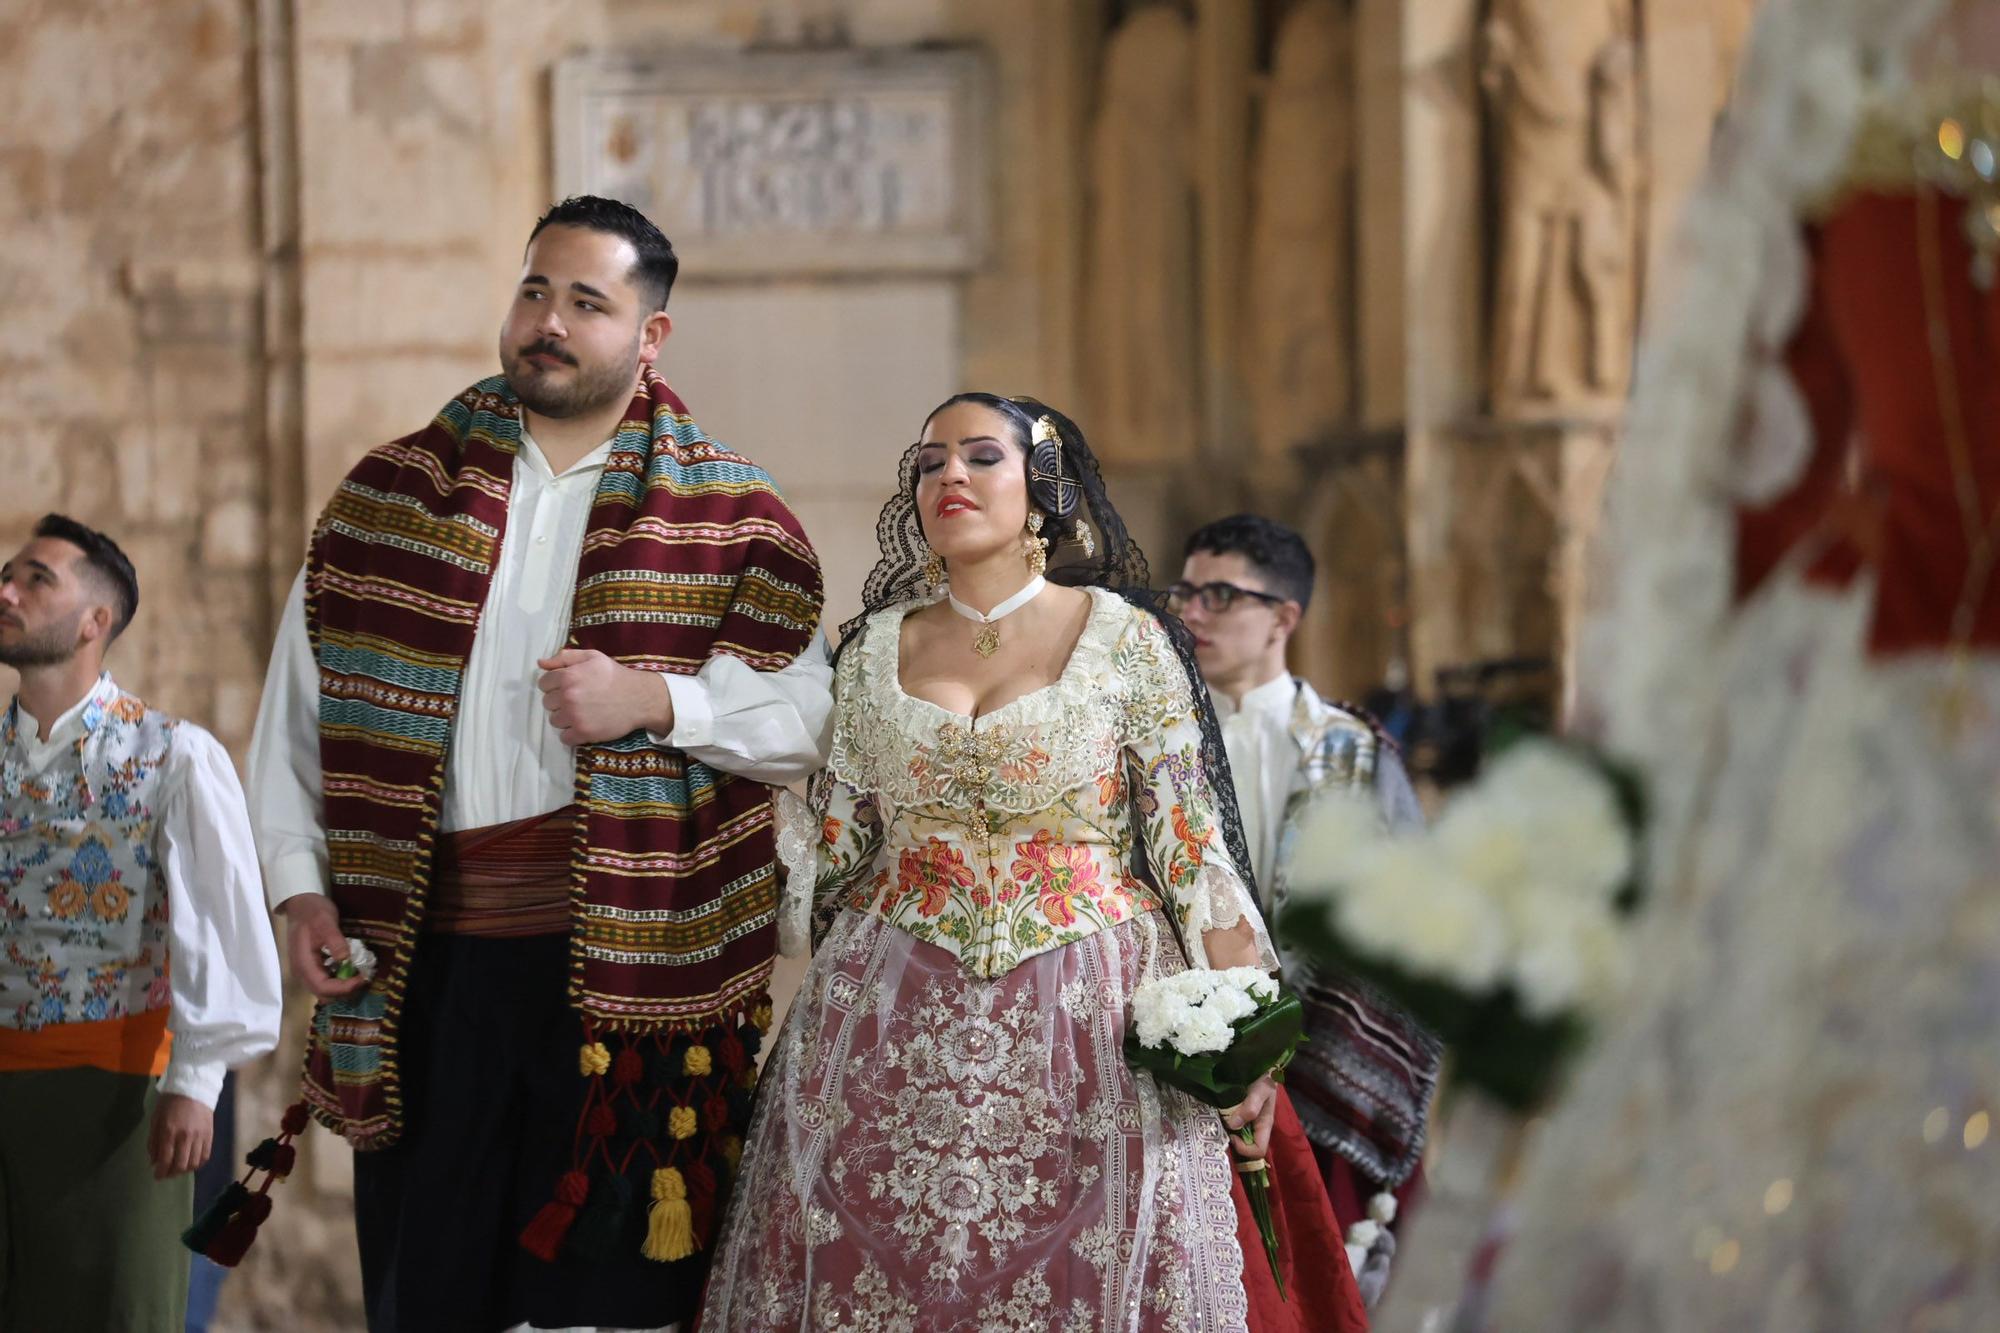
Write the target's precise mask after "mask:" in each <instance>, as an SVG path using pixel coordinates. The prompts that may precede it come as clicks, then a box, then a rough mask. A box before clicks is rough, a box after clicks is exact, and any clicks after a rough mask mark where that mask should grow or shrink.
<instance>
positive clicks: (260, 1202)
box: [203, 1194, 271, 1268]
mask: <svg viewBox="0 0 2000 1333" xmlns="http://www.w3.org/2000/svg"><path fill="white" fill-rule="evenodd" d="M270 1215H271V1196H270V1195H268V1194H253V1195H251V1196H250V1197H249V1198H248V1199H247V1200H245V1201H244V1204H243V1206H242V1207H241V1208H239V1209H237V1211H236V1215H235V1216H234V1217H231V1218H230V1219H229V1220H228V1221H227V1222H225V1223H223V1226H222V1230H221V1231H220V1232H219V1233H218V1234H217V1235H216V1237H215V1239H214V1240H212V1241H210V1242H209V1243H208V1248H207V1249H206V1250H204V1251H203V1253H204V1254H206V1255H207V1256H208V1257H209V1258H210V1259H212V1260H213V1261H215V1262H216V1263H218V1264H221V1265H222V1266H223V1267H224V1268H234V1267H236V1265H238V1264H240V1263H242V1262H243V1256H244V1255H246V1254H248V1253H249V1252H250V1243H251V1242H252V1241H254V1240H256V1239H257V1228H258V1227H260V1226H262V1225H263V1224H264V1219H265V1218H267V1217H269V1216H270Z"/></svg>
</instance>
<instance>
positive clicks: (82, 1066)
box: [0, 514, 280, 1333]
mask: <svg viewBox="0 0 2000 1333" xmlns="http://www.w3.org/2000/svg"><path fill="white" fill-rule="evenodd" d="M138 606H139V580H138V576H137V575H136V574H135V573H134V572H133V569H132V563H131V561H129V560H127V559H126V557H125V553H124V552H123V551H121V550H119V549H118V545H117V543H115V542H113V541H112V540H111V539H110V538H109V537H107V536H105V535H104V534H103V533H101V532H97V531H95V530H93V529H91V528H87V527H85V526H84V525H83V524H81V523H78V522H76V521H75V520H73V519H69V518H65V517H63V516H62V515H60V514H50V515H48V516H47V517H46V518H44V519H43V520H42V521H41V522H40V523H39V524H37V525H36V527H35V533H34V536H33V537H32V538H31V539H30V540H29V541H28V543H27V545H25V546H23V547H22V548H21V549H20V550H19V551H17V552H15V553H14V556H13V558H12V559H10V560H8V561H7V563H6V564H5V566H0V663H4V664H5V665H7V666H10V667H13V668H14V669H15V670H16V671H18V672H19V673H20V692H19V693H18V694H17V695H15V697H14V701H13V704H12V705H11V706H10V707H9V708H8V709H7V711H6V713H5V715H4V716H0V1219H4V1226H0V1236H4V1239H0V1328H9V1329H68V1328H92V1329H96V1328H105V1329H109V1328H116V1329H127V1330H135V1331H136V1333H180V1330H181V1327H182V1322H183V1319H184V1318H185V1308H186V1304H187V1285H188V1261H187V1253H186V1251H184V1250H182V1249H181V1247H180V1245H179V1244H177V1243H176V1242H177V1238H178V1236H179V1234H180V1231H181V1229H182V1228H183V1227H185V1226H186V1225H187V1224H188V1217H189V1214H190V1212H191V1210H192V1202H193V1197H194V1194H193V1190H194V1184H193V1178H192V1176H191V1175H190V1173H191V1172H192V1171H194V1170H195V1169H196V1168H197V1167H199V1166H201V1165H202V1164H203V1163H204V1162H205V1161H207V1160H208V1156H209V1153H210V1151H211V1149H212V1147H213V1139H214V1121H213V1111H214V1107H215V1101H216V1096H217V1094H219V1093H220V1092H221V1090H222V1080H223V1076H224V1074H225V1073H226V1072H227V1070H228V1067H229V1066H231V1065H237V1064H242V1063H244V1062H246V1061H249V1060H253V1059H255V1058H256V1057H258V1056H260V1055H262V1054H264V1053H265V1052H266V1051H268V1050H270V1049H271V1048H272V1047H273V1046H275V1045H276V1044H277V1041H278V1010H279V997H280V985H279V980H278V953H277V949H276V947H275V944H274V941H273V940H272V937H271V927H270V922H269V921H268V920H267V919H266V917H265V910H264V900H263V893H262V890H261V886H260V883H259V879H258V875H257V856H256V849H255V847H254V846H253V845H252V843H251V838H250V823H249V818H248V816H247V814H246V813H245V811H244V808H243V788H242V787H241V786H240V785H239V784H238V783H237V781H236V770H235V768H234V767H233V766H232V765H231V764H230V760H229V755H228V754H227V753H226V752H225V751H224V750H223V748H222V746H221V745H219V744H217V742H216V740H215V738H214V737H213V736H211V735H209V734H208V733H207V732H206V731H203V730H202V729H201V728H200V727H198V726H196V725H194V724H193V723H192V722H185V721H182V720H180V719H178V718H174V717H169V716H168V715H167V714H165V713H163V712H161V711H159V710H158V709H156V708H151V707H148V706H147V705H146V704H145V703H143V702H141V701H140V700H139V699H138V698H136V697H135V696H133V695H130V694H127V693H126V692H125V691H124V690H121V689H120V688H119V687H118V686H117V685H116V684H115V683H113V681H112V679H111V676H110V675H109V674H108V673H107V672H106V671H105V670H104V655H105V652H106V650H108V649H109V648H110V646H111V644H112V642H113V641H114V640H115V639H116V638H117V637H118V635H119V634H120V633H121V632H122V631H123V630H124V629H125V627H126V625H127V624H129V623H130V622H131V619H132V615H133V613H134V612H135V611H136V610H137V609H138ZM224 1151H225V1152H228V1151H229V1149H227V1148H225V1149H224Z"/></svg>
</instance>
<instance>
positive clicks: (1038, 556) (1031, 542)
mask: <svg viewBox="0 0 2000 1333" xmlns="http://www.w3.org/2000/svg"><path fill="white" fill-rule="evenodd" d="M1041 532H1042V516H1041V515H1040V514H1039V513H1035V514H1030V515H1028V530H1027V532H1025V533H1023V534H1022V536H1021V549H1022V553H1023V554H1025V555H1026V556H1027V557H1028V572H1029V573H1030V574H1033V575H1037V576H1039V575H1041V574H1045V573H1047V572H1048V568H1049V548H1048V547H1046V546H1044V545H1042V538H1041ZM981 656H984V654H981Z"/></svg>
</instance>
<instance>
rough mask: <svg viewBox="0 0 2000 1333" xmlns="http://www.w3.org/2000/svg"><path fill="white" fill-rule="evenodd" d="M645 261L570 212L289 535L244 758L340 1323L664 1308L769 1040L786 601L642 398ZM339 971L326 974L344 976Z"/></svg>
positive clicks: (807, 679) (689, 1297) (793, 627)
mask: <svg viewBox="0 0 2000 1333" xmlns="http://www.w3.org/2000/svg"><path fill="white" fill-rule="evenodd" d="M677 270H678V260H677V259H676V257H675V255H674V252H673V248H672V246H671V245H670V244H669V243H668V242H667V239H666V237H664V236H662V235H661V234H660V232H659V230H658V229H657V228H656V227H654V225H653V224H652V223H651V222H650V221H648V220H647V219H646V218H645V217H644V216H642V215H641V214H640V213H638V212H637V211H635V210H633V209H631V208H629V207H627V206H626V205H624V204H621V203H617V202H615V201H613V200H608V199H600V198H593V197H588V196H585V197H579V198H573V199H569V200H565V201H564V202H562V203H561V204H558V205H557V206H556V207H555V208H553V209H552V210H550V211H549V213H548V214H547V215H545V216H544V217H543V218H542V219H541V220H540V221H539V222H538V223H537V224H536V226H535V229H534V231H533V233H532V234H531V235H530V238H529V241H528V246H527V251H526V255H525V262H524V263H523V266H522V271H521V276H520V279H519V281H518V283H517V284H516V287H515V292H514V298H513V303H512V305H511V307H510V308H509V310H508V314H507V317H506V320H505V322H504V324H503V325H502V328H501V331H500V361H501V367H502V373H501V374H500V375H497V376H494V377H493V378H490V379H487V380H483V381H481V382H480V383H479V384H476V385H474V386H472V387H471V388H470V389H468V390H466V391H465V392H464V393H462V394H460V395H459V396H458V397H457V398H456V399H454V400H453V401H452V402H450V403H448V404H446V406H445V407H444V409H443V410H442V411H441V412H440V413H439V415H438V417H437V419H436V420H435V421H433V422H432V423H431V425H430V426H428V427H427V428H425V429H424V430H421V431H419V432H417V433H416V434H414V435H410V436H406V437H404V438H403V439H401V440H398V441H396V442H394V443H392V444H390V445H387V446H384V447H383V448H380V449H376V450H374V451H373V452H371V453H370V454H368V455H367V457H365V458H364V459H363V460H362V461H361V462H360V463H359V464H357V465H356V466H355V468H354V469H353V471H352V472H350V473H349V475H348V477H347V480H346V481H344V482H343V483H342V484H341V486H340V488H339V490H338V491H337V492H336V493H335V495H334V497H333V499H332V501H331V502H330V503H329V504H328V506H327V509H326V511H325V513H324V514H323V516H322V517H321V519H320V521H319V523H318V525H317V527H316V529H315V531H314V535H313V540H312V545H311V550H310V553H309V555H308V558H307V562H306V567H305V570H304V571H303V573H302V574H301V575H300V579H299V582H298V584H297V585H296V586H295V588H294V590H293V594H292V597H291V601H290V604H289V605H288V606H287V608H286V611H285V618H284V624H283V626H282V628H281V630H280V636H279V641H278V645H277V650H276V653H275V654H274V657H273V660H272V664H271V670H270V676H269V679H268V681H267V683H266V686H265V694H264V702H263V708H262V711H261V714H260V716H259V719H258V728H257V737H256V741H255V743H254V746H253V754H252V772H253V775H254V777H255V783H254V785H255V787H256V790H257V798H256V801H255V803H254V807H253V816H254V819H255V822H256V824H257V829H258V834H259V842H260V849H261V851H262V853H263V856H264V863H265V868H266V873H267V877H268V879H269V883H270V893H271V899H272V902H273V903H274V904H276V905H277V906H278V907H279V909H280V910H281V911H283V912H284V914H285V916H286V918H287V920H288V922H289V925H290V929H289V931H288V940H287V952H288V953H289V955H290V960H291V965H292V969H293V972H294V974H295V975H297V976H298V977H300V978H301V979H302V980H303V981H304V982H305V984H306V985H307V986H308V987H309V988H310V989H311V990H312V991H313V992H314V993H315V994H316V995H318V996H319V997H320V999H321V1004H320V1009H319V1012H318V1013H317V1015H316V1016H315V1027H314V1032H313V1037H312V1041H311V1046H310V1049H309V1051H308V1057H307V1067H306V1080H305V1091H304V1099H303V1102H302V1104H301V1106H300V1107H298V1108H294V1111H293V1112H292V1113H289V1114H288V1117H287V1126H286V1127H287V1129H291V1128H293V1127H294V1126H295V1125H296V1126H302V1125H303V1122H304V1118H305V1113H306V1109H307V1108H309V1109H310V1112H311V1114H312V1115H313V1116H314V1117H316V1118H318V1119H319V1120H320V1121H321V1122H322V1123H323V1124H325V1125H327V1126H329V1127H331V1128H333V1129H335V1130H337V1131H338V1132H340V1133H342V1134H343V1135H344V1136H345V1137H346V1138H347V1139H348V1140H349V1141H350V1142H351V1143H352V1144H353V1145H354V1147H355V1148H356V1149H357V1150H358V1151H357V1155H356V1159H355V1215H356V1229H357V1232H358V1238H359V1241H360V1249H361V1266H362V1277H363V1283H364V1288H365V1296H366V1300H367V1303H368V1318H369V1324H370V1327H371V1328H374V1329H378V1330H381V1329H413V1330H414V1329H421V1330H430V1329H443V1328H454V1329H455V1328H479V1329H497V1328H501V1327H505V1326H508V1325H513V1324H517V1323H521V1322H527V1323H530V1324H533V1325H536V1326H541V1327H570V1326H573V1325H584V1326H608V1327H621V1328H634V1327H643V1328H651V1327H658V1326H664V1325H671V1324H674V1323H676V1322H677V1321H679V1320H682V1319H685V1318H687V1317H688V1316H689V1315H690V1314H691V1313H692V1310H693V1307H694V1303H695V1300H696V1297H697V1296H698V1294H699V1291H700V1286H701V1281H702V1277H703V1273H704V1269H705V1264H706V1247H707V1245H708V1243H709V1240H710V1238H711V1236H712V1232H713V1227H714V1223H715V1218H716V1216H717V1215H718V1213H719V1210H720V1206H721V1200H722V1194H723V1191H724V1190H725V1188H726V1182H727V1179H728V1175H729V1172H730V1169H731V1167H732V1165H733V1161H734V1154H735V1153H737V1152H739V1151H740V1144H741V1135H742V1132H743V1129H744V1126H745V1122H746V1117H747V1109H748V1101H749V1097H748V1093H749V1087H750V1085H751V1083H752V1082H753V1080H754V1066H753V1063H752V1060H751V1057H752V1056H753V1055H754V1053H755V1051H756V1048H757V1043H758V1040H759V1037H760V1035H761V1031H762V1030H763V1028H764V1027H766V1026H768V1024H769V1022H770V1006H769V1002H768V997H767V996H766V993H765V982H766V980H767V979H768V977H769V974H770V967H771V958H772V953H773V945H774V941H775V926H774V923H775V912H776V903H777V892H776V890H777V880H776V874H777V872H776V869H775V866H774V842H773V815H772V797H773V787H775V786H777V785H779V784H783V783H787V782H791V781H794V780H796V779H799V778H802V777H804V776H806V775H807V774H808V773H810V772H811V771H813V770H814V769H816V768H817V767H818V766H819V764H820V762H821V760H822V757H823V752H824V746H825V743H826V736H825V732H826V721H827V716H828V711H829V709H830V706H831V697H830V694H829V687H830V681H831V677H830V672H829V669H828V667H827V665H826V663H825V658H824V649H823V647H822V646H820V645H819V644H817V642H816V639H815V632H816V628H817V625H818V621H819V614H820V573H819V566H818V563H817V561H816V559H815V557H814V555H813V551H812V547H811V546H810V545H809V544H808V543H807V541H806V538H805V535H804V533H803V531H802V530H801V529H800V527H799V524H798V520H797V519H796V518H794V517H793V515H792V513H791V511H790V510H789V509H787V508H786V506H785V504H784V502H783V501H782V500H781V499H780V498H779V496H778V494H777V490H776V488H775V486H774V485H773V484H772V482H771V480H770V478H769V476H768V475H766V474H765V473H764V472H763V471H762V470H761V469H759V468H757V467H755V466H753V465H752V464H750V463H749V462H748V461H747V460H745V459H744V458H743V457H742V456H740V455H738V454H736V453H734V452H732V451H731V450H729V449H727V448H725V447H723V446H722V445H720V444H718V443H716V442H714V441H712V440H710V439H709V438H708V437H707V436H705V435H704V434H703V433H702V432H701V430H700V429H699V428H698V427H697V426H696V425H695V423H694V421H693V420H692V418H690V417H689V416H688V415H687V412H686V409H685V408H684V407H683V406H682V405H681V403H680V400H679V399H678V398H676V397H675V395H674V393H673V391H672V390H671V389H669V388H668V387H667V384H666V382H665V381H664V380H663V379H661V378H660V376H659V375H658V374H657V373H656V371H655V370H654V368H653V367H654V363H655V361H656V360H657V359H658V357H659V355H660V352H661V348H662V347H663V345H664V344H665V342H666V340H667V337H668V335H669V333H670V332H671V330H672V327H673V322H672V320H671V318H670V317H669V316H668V315H667V313H666V308H665V307H666V302H667V295H668V292H669V290H670V289H671V287H672V284H673V280H674V277H675V274H676V272H677ZM350 972H355V973H358V974H356V975H348V974H349V973H350Z"/></svg>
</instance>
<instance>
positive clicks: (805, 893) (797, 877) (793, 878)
mask: <svg viewBox="0 0 2000 1333" xmlns="http://www.w3.org/2000/svg"><path fill="white" fill-rule="evenodd" d="M771 817H772V819H773V820H774V821H775V823H776V825H777V835H778V869H779V871H780V873H782V874H783V876H784V884H783V887H782V888H781V889H780V890H779V893H778V952H779V953H780V954H781V955H783V956H784V957H786V958H799V957H803V956H804V955H805V954H806V953H807V952H808V951H809V950H810V949H811V939H810V933H811V931H812V911H813V882H814V880H815V879H817V878H818V865H817V863H816V862H817V857H816V855H815V853H816V852H817V850H818V847H819V821H818V820H817V819H815V818H814V817H813V812H812V807H811V806H809V805H807V804H806V803H805V802H804V801H802V800H800V799H799V798H798V796H797V795H795V794H794V793H793V792H792V791H790V790H789V789H788V788H784V787H780V788H778V790H777V792H776V793H775V794H774V795H773V796H772V798H771Z"/></svg>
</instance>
